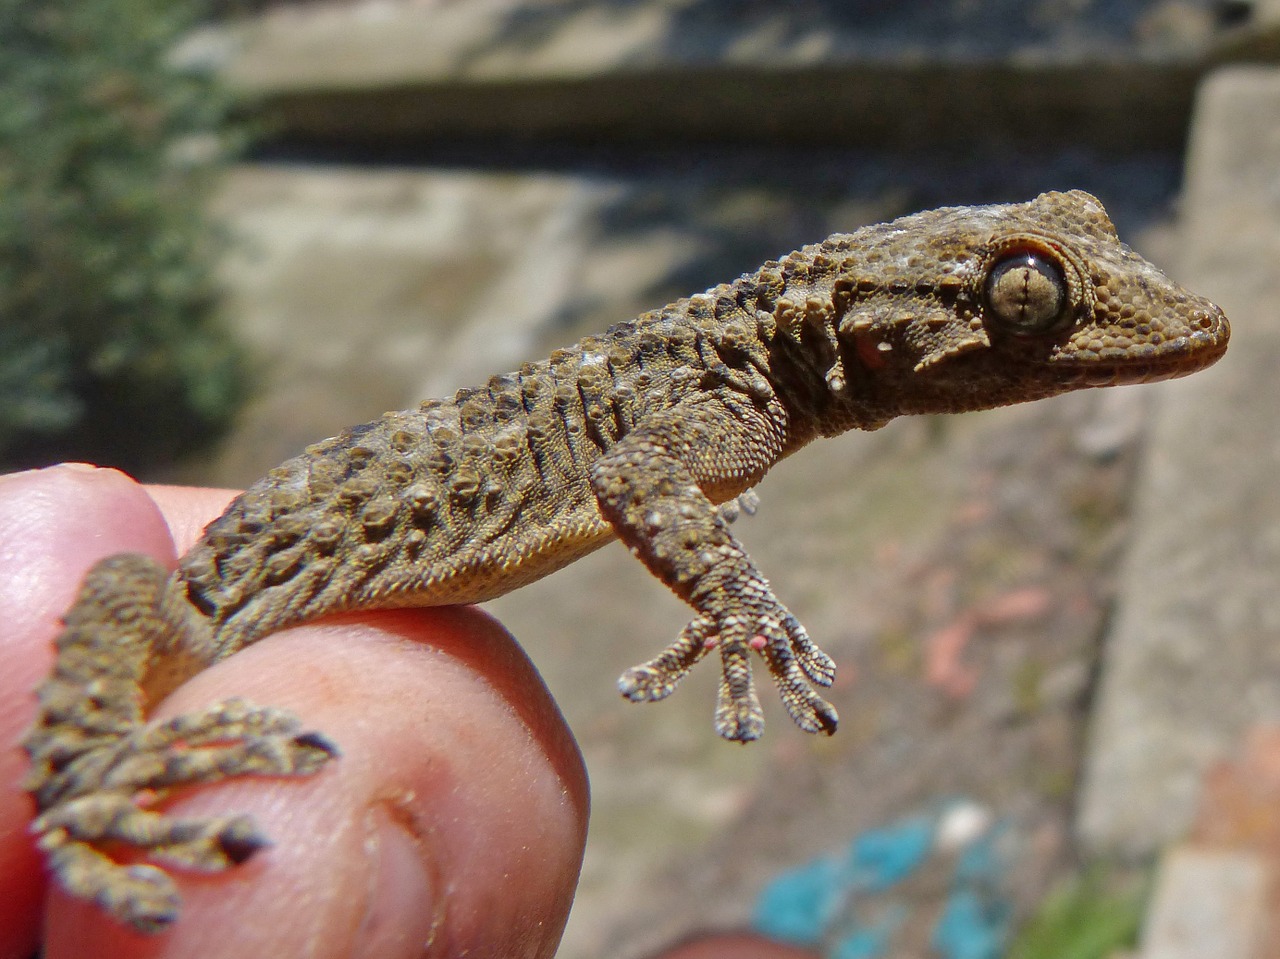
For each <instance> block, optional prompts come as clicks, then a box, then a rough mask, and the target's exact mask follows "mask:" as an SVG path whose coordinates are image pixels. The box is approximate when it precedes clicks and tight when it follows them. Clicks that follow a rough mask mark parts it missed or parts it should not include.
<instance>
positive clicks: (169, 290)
mask: <svg viewBox="0 0 1280 959" xmlns="http://www.w3.org/2000/svg"><path fill="white" fill-rule="evenodd" d="M198 15H199V9H198V8H197V7H196V6H195V0H85V2H81V0H0V36H3V37H4V53H3V56H0V462H2V463H4V464H5V465H8V466H14V465H26V464H32V463H38V462H41V461H47V460H49V459H55V458H77V459H88V460H96V461H105V462H110V463H113V464H117V465H121V466H124V467H125V468H128V469H132V470H138V469H144V470H145V468H146V466H147V465H148V464H149V463H154V462H157V461H159V460H162V459H166V458H169V457H172V456H174V455H177V454H179V453H181V452H184V451H187V450H190V449H193V448H194V447H196V446H197V445H199V444H200V443H201V442H203V441H207V440H208V439H209V438H211V437H213V436H215V435H216V434H217V432H218V431H219V430H220V429H222V428H223V427H225V425H226V423H227V421H228V419H229V417H230V414H231V412H232V411H233V409H234V406H235V402H236V398H237V397H238V396H240V395H242V393H243V386H244V383H243V376H242V374H241V372H240V370H241V367H240V364H239V361H238V357H237V353H236V351H235V348H234V346H233V345H232V342H231V340H230V338H229V337H228V336H227V334H226V332H225V331H224V330H222V329H221V328H220V327H219V326H218V324H217V322H216V319H215V313H214V307H215V295H214V294H215V288H214V283H213V279H212V270H213V262H214V256H215V254H216V250H215V249H214V247H215V244H214V243H213V242H212V241H211V237H212V232H211V230H210V228H209V226H208V224H207V223H206V222H205V213H204V210H205V199H206V188H207V186H208V184H209V180H210V177H211V176H212V174H213V172H214V171H215V169H216V168H217V167H218V165H219V161H220V160H221V159H222V157H223V155H224V154H225V145H226V143H227V142H228V140H227V137H226V136H225V135H221V134H219V133H218V131H219V130H220V129H222V127H223V125H224V123H225V120H226V117H227V114H228V111H229V107H230V100H229V98H228V96H227V95H226V94H225V93H223V92H221V91H220V90H219V88H218V87H217V85H216V83H215V81H214V80H213V78H212V77H211V75H209V74H208V73H204V74H202V73H199V72H197V71H194V70H181V69H178V68H176V67H175V66H174V65H173V63H172V56H173V50H174V48H175V44H176V43H177V41H178V39H179V38H181V37H182V36H184V34H185V33H186V31H188V30H190V29H191V27H192V26H193V25H194V24H195V23H196V22H197V19H198Z"/></svg>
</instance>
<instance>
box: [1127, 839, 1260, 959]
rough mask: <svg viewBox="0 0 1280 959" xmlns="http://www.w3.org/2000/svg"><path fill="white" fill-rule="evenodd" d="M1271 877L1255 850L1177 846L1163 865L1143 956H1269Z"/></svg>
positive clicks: (1231, 958)
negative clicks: (1266, 943) (1267, 945)
mask: <svg viewBox="0 0 1280 959" xmlns="http://www.w3.org/2000/svg"><path fill="white" fill-rule="evenodd" d="M1272 879H1273V876H1272V872H1271V870H1270V868H1269V867H1268V865H1267V863H1266V862H1265V861H1264V860H1263V859H1262V858H1261V857H1260V856H1258V855H1256V854H1254V853H1250V852H1241V851H1234V850H1226V849H1212V848H1205V847H1199V846H1183V847H1179V848H1177V849H1174V850H1172V851H1171V852H1170V853H1169V855H1168V856H1166V857H1165V859H1164V862H1163V863H1162V864H1161V867H1160V874H1159V878H1158V880H1157V882H1156V889H1155V894H1154V896H1153V898H1152V903H1151V909H1150V912H1148V914H1147V921H1146V924H1145V927H1144V929H1143V934H1142V950H1141V952H1139V954H1138V959H1209V957H1212V959H1264V956H1266V955H1268V954H1267V953H1266V952H1264V951H1263V950H1264V948H1265V941H1266V936H1267V932H1268V929H1269V924H1270V916H1269V911H1268V890H1269V886H1270V883H1271V882H1272Z"/></svg>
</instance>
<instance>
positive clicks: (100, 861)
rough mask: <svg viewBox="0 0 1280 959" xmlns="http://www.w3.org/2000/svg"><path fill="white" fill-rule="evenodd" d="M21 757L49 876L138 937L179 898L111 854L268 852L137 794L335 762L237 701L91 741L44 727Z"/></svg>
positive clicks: (224, 826)
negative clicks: (27, 764)
mask: <svg viewBox="0 0 1280 959" xmlns="http://www.w3.org/2000/svg"><path fill="white" fill-rule="evenodd" d="M27 749H28V752H30V753H31V756H32V761H33V771H32V774H31V776H30V778H29V780H28V783H27V788H28V789H29V790H30V791H31V792H32V793H33V794H34V795H35V796H36V798H37V802H38V803H39V805H40V808H41V814H40V815H39V816H38V817H37V819H36V820H35V822H34V824H33V825H32V831H33V832H34V833H35V835H36V837H37V844H38V845H39V847H40V848H41V849H42V850H43V851H44V852H45V853H47V854H48V857H49V863H50V866H51V868H52V870H53V872H54V874H55V875H56V876H57V878H58V880H59V881H60V882H61V883H62V884H63V886H65V887H66V888H67V889H68V890H69V891H70V892H72V893H73V894H75V895H77V896H81V897H83V898H87V899H92V900H93V901H95V902H96V903H98V904H99V905H100V906H102V907H103V908H104V909H106V910H107V911H108V912H109V913H111V915H113V916H114V917H115V918H117V919H119V920H120V921H121V922H124V923H127V924H128V925H130V926H132V927H133V928H135V929H138V930H139V931H142V932H155V931H156V930H158V929H161V928H163V927H164V926H165V925H167V924H168V923H170V922H172V921H173V919H174V918H175V917H176V916H177V910H178V895H177V890H176V888H175V886H174V884H173V881H172V880H171V879H170V878H169V877H168V876H167V875H166V874H165V872H164V871H163V870H161V869H159V868H157V867H155V866H150V865H123V864H121V863H119V862H117V861H116V860H115V858H114V855H115V854H116V853H118V852H119V851H121V850H128V849H133V850H135V851H137V852H139V853H141V854H142V855H144V856H147V857H149V858H152V859H156V860H160V861H163V862H166V863H171V864H174V865H178V866H182V867H186V868H190V869H198V870H203V871H218V870H222V869H226V868H228V867H230V866H234V865H237V864H239V863H242V862H244V861H245V860H246V859H248V858H250V857H251V856H252V855H253V854H254V853H255V852H257V851H258V850H259V849H261V848H262V847H263V846H266V845H268V840H267V839H266V837H265V836H263V835H262V834H261V833H260V832H259V831H258V829H257V828H256V827H255V826H254V824H253V821H252V820H251V819H250V818H249V817H248V816H243V815H233V816H225V817H209V818H180V817H177V816H173V815H170V814H168V813H165V812H163V811H160V810H156V809H153V808H146V805H145V804H144V803H143V802H140V799H142V797H146V798H147V800H148V801H149V800H152V799H161V798H163V797H164V796H166V795H167V794H169V793H171V792H173V791H174V790H176V789H179V788H181V787H184V786H189V785H194V784H196V783H207V782H215V781H218V780H222V779H229V778H232V777H235V776H241V775H265V776H290V775H293V776H296V775H310V774H312V773H314V772H316V771H317V770H319V769H320V768H321V767H322V766H323V765H324V764H325V763H326V762H327V761H328V760H329V759H331V758H333V757H334V756H335V755H337V749H336V747H334V746H333V745H332V744H331V743H330V742H329V741H328V740H327V739H325V738H324V737H323V736H321V735H320V734H318V733H313V732H300V731H299V723H298V720H297V719H296V718H295V717H293V716H292V715H291V714H289V713H287V712H284V711H283V710H277V709H270V708H263V707H259V706H254V705H252V704H250V703H247V702H245V701H244V700H239V699H232V700H227V701H226V702H223V703H219V704H218V705H216V706H213V707H211V708H209V709H207V710H202V711H200V712H196V713H190V714H186V715H183V716H179V717H177V718H175V719H170V720H166V721H162V722H154V723H149V724H147V725H145V726H141V727H139V728H137V729H135V730H133V731H131V732H129V733H128V734H126V735H124V736H120V737H110V738H106V739H105V741H102V740H100V741H98V742H96V743H92V744H86V743H85V742H84V741H83V740H78V739H77V738H76V736H75V734H74V733H70V732H66V731H63V730H60V729H59V728H57V727H52V728H50V727H46V728H41V729H38V730H36V731H35V732H34V733H33V734H32V735H31V737H30V738H29V740H28V743H27Z"/></svg>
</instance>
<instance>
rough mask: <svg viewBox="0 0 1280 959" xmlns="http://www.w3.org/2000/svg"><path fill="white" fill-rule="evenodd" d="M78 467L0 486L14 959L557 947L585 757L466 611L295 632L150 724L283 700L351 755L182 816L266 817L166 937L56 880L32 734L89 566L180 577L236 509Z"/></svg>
mask: <svg viewBox="0 0 1280 959" xmlns="http://www.w3.org/2000/svg"><path fill="white" fill-rule="evenodd" d="M232 495H234V494H233V492H232V491H229V490H201V489H189V488H179V487H146V488H144V487H141V486H139V485H137V484H136V483H134V482H133V481H132V480H130V479H129V478H128V477H126V476H124V475H123V474H121V473H118V472H115V471H113V470H102V469H93V468H91V467H85V466H79V465H72V466H62V467H56V468H53V469H49V470H40V471H33V472H28V473H17V474H12V475H9V476H4V477H0V622H2V623H3V624H4V628H3V630H0V655H3V662H4V664H5V667H4V670H3V672H2V673H0V737H3V741H4V742H5V743H6V744H7V745H6V748H5V749H4V750H3V751H0V959H2V957H9V956H13V957H27V956H30V955H32V954H33V953H34V950H35V948H36V945H37V943H39V942H41V941H43V947H44V950H45V951H44V953H43V955H44V956H45V959H62V957H65V956H83V955H86V954H88V952H87V951H86V950H88V949H89V948H90V947H91V949H92V954H93V955H95V956H98V957H100V959H115V957H125V956H131V957H132V956H147V957H173V959H177V957H186V956H200V957H202V959H218V957H221V956H243V955H308V956H314V957H316V959H323V957H328V956H335V957H336V956H352V955H358V956H363V957H369V959H391V957H409V956H454V955H477V956H486V955H501V956H519V957H524V956H528V957H544V956H545V957H549V956H552V955H553V954H554V952H555V948H556V944H557V942H558V941H559V937H560V932H561V930H562V929H563V926H564V921H565V918H566V916H567V914H568V910H569V905H570V903H571V902H572V897H573V889H574V886H575V885H576V882H577V877H578V869H579V866H580V864H581V857H582V848H583V843H584V840H585V835H586V817H587V808H588V800H587V783H586V774H585V771H584V769H583V766H582V761H581V757H580V755H579V753H578V751H577V747H576V745H575V744H574V742H573V739H572V737H571V735H570V733H569V731H568V729H567V728H566V727H565V725H564V723H563V720H562V719H561V717H560V714H559V712H558V710H557V709H556V707H555V705H554V703H553V702H552V700H551V698H550V696H549V694H548V692H547V690H546V688H545V686H544V685H543V684H542V681H541V679H540V678H539V677H538V675H537V673H536V671H535V670H534V669H533V666H532V665H531V664H530V663H529V661H528V659H527V658H525V656H524V653H523V652H522V651H521V650H520V648H519V646H517V645H516V643H515V641H514V640H513V639H512V638H511V637H510V635H509V634H507V633H506V632H505V630H503V629H502V627H501V626H499V625H498V624H497V623H496V622H495V621H494V620H492V619H491V618H489V617H488V616H486V615H485V614H483V613H481V612H479V611H478V610H475V609H473V608H468V607H447V608H437V609H425V610H396V611H385V612H377V613H362V614H348V615H342V616H335V617H330V618H327V619H325V620H324V621H322V622H320V623H317V624H313V625H308V626H303V627H298V628H295V629H290V630H284V631H282V632H280V633H278V634H276V635H273V636H271V637H268V638H267V639H265V640H263V641H262V642H260V643H258V644H256V645H254V646H253V647H251V648H249V649H247V650H244V651H243V652H241V653H238V654H237V655H235V656H232V657H230V658H229V659H227V660H224V661H222V662H220V663H217V664H215V665H214V666H213V667H211V668H210V669H208V670H206V671H205V672H203V673H200V674H199V675H198V676H196V677H194V678H193V679H192V680H191V681H190V682H188V683H187V684H186V685H184V686H183V687H182V688H180V689H179V690H177V691H175V692H174V694H173V695H171V696H169V697H168V698H167V699H166V700H165V701H164V702H163V703H162V704H161V705H160V706H159V707H157V709H156V711H155V715H156V716H158V717H168V716H174V715H178V714H180V713H184V712H189V711H191V710H193V709H198V708H200V707H203V706H208V705H210V704H212V703H213V702H216V701H217V700H219V699H223V698H226V697H228V696H243V697H245V698H247V699H251V700H253V701H256V702H259V703H263V704H270V705H275V706H283V707H286V708H288V709H290V710H292V711H293V712H295V713H296V714H297V715H298V716H300V717H301V719H302V721H303V724H304V727H305V728H308V729H316V730H321V731H323V732H324V734H325V736H326V737H328V738H330V739H331V740H333V741H334V742H336V743H337V745H338V747H339V748H340V750H341V753H342V755H341V759H340V760H339V761H338V762H336V763H333V764H331V765H330V766H328V767H326V768H325V769H324V770H323V771H322V772H321V773H320V774H318V775H316V776H313V777H305V778H298V779H286V778H260V777H259V778H243V779H235V780H231V781H228V782H223V783H218V784H214V785H208V786H200V787H197V788H195V789H193V790H191V791H189V792H187V793H184V794H182V795H179V796H176V797H174V798H173V799H172V801H170V802H168V803H167V804H166V805H167V808H168V809H171V810H173V811H176V812H179V813H182V814H187V815H193V816H203V815H210V814H221V813H229V812H248V813H250V814H252V815H253V816H254V818H255V820H256V821H257V823H258V824H259V825H260V826H261V828H262V830H263V831H264V832H265V833H266V834H267V835H268V836H269V837H270V838H271V840H272V842H273V845H272V846H271V847H270V848H268V849H266V850H263V851H262V852H260V853H259V854H258V855H256V856H255V857H254V858H253V859H252V860H251V861H250V862H248V863H246V864H245V865H242V866H238V867H235V868H234V869H231V870H229V871H227V872H224V873H219V874H196V873H191V872H187V871H180V870H176V871H175V875H177V876H179V884H180V892H181V894H182V898H183V911H182V915H181V917H180V919H179V921H178V922H177V923H176V925H175V926H174V928H173V930H172V931H170V932H166V933H165V934H163V935H160V936H153V937H147V936H141V935H139V934H137V933H134V932H131V931H129V930H126V929H125V928H124V927H122V926H120V925H118V924H116V923H115V922H113V921H112V920H110V919H108V918H107V917H106V916H105V915H104V914H103V913H101V912H100V911H99V910H98V909H96V908H95V907H94V906H93V905H91V904H86V903H83V902H79V901H75V900H72V899H71V898H69V897H67V896H65V895H63V894H62V893H61V892H60V891H59V890H58V889H57V888H56V887H52V888H51V887H49V886H48V885H47V884H46V880H45V878H44V870H43V864H42V862H41V859H40V856H39V854H38V853H37V851H36V850H35V849H34V847H33V845H32V841H31V839H30V837H29V836H28V835H27V832H26V826H27V823H28V822H29V821H30V819H31V816H32V815H33V812H34V808H33V805H32V803H31V800H30V797H28V796H27V795H26V793H24V792H23V791H22V790H21V787H20V785H19V784H20V782H21V779H22V776H23V774H24V772H25V769H26V757H25V754H24V753H23V751H22V749H21V745H20V743H21V739H22V736H23V734H24V732H25V731H26V729H27V728H28V727H29V726H30V724H31V722H32V720H33V718H34V716H35V705H36V704H35V697H34V694H33V690H34V688H35V687H36V686H37V685H38V684H39V682H40V680H41V679H42V678H43V677H44V676H45V675H46V674H47V672H48V671H49V669H50V667H51V664H52V662H53V649H52V641H53V639H54V637H55V636H56V635H57V632H58V628H59V617H60V615H61V614H62V613H63V612H64V611H65V610H66V608H67V606H68V605H69V604H70V602H71V600H72V598H73V596H74V593H75V590H76V588H77V587H78V585H79V581H80V578H81V576H82V575H83V574H84V572H85V570H86V569H87V568H88V567H89V566H90V565H91V564H92V563H93V562H94V561H95V560H97V559H99V558H101V557H103V556H107V555H111V554H113V553H118V552H127V551H134V552H144V553H147V554H149V555H152V556H155V557H156V558H158V559H161V560H162V561H164V562H166V563H167V564H169V565H170V566H172V565H173V564H174V563H175V561H176V558H177V556H178V555H179V554H180V553H181V552H182V551H184V550H186V549H187V548H188V547H189V546H190V545H191V544H192V543H193V542H194V541H195V539H196V537H197V536H198V535H199V532H200V530H201V529H202V528H203V526H204V525H205V523H207V522H208V521H210V520H211V519H213V518H214V517H215V516H217V515H218V514H219V513H220V512H221V511H222V509H223V508H224V507H225V506H226V504H227V502H228V501H229V500H230V498H231V497H232Z"/></svg>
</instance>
